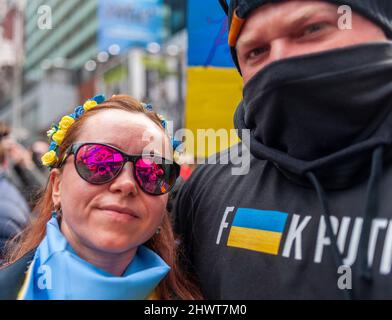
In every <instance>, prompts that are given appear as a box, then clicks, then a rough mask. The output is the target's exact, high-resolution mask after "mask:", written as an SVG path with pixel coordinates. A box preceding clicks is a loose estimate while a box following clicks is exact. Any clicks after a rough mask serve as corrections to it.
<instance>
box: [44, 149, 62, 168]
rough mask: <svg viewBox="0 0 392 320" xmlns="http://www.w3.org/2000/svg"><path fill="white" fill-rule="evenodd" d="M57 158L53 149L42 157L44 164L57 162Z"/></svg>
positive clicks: (50, 164)
mask: <svg viewBox="0 0 392 320" xmlns="http://www.w3.org/2000/svg"><path fill="white" fill-rule="evenodd" d="M57 160H58V158H57V155H56V152H55V151H53V150H51V151H49V152H47V153H45V154H44V155H43V156H42V158H41V161H42V164H43V165H44V166H52V165H54V164H55V163H56V162H57Z"/></svg>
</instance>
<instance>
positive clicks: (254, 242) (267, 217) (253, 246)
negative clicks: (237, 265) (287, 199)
mask: <svg viewBox="0 0 392 320" xmlns="http://www.w3.org/2000/svg"><path fill="white" fill-rule="evenodd" d="M287 216H288V214H287V213H284V212H279V211H268V210H257V209H249V208H239V209H238V210H237V212H236V214H235V217H234V220H233V223H232V225H231V229H230V234H229V238H228V241H227V245H228V246H229V247H236V248H242V249H248V250H253V251H258V252H264V253H268V254H273V255H277V254H278V252H279V247H280V242H281V239H282V234H283V231H284V228H285V225H286V220H287Z"/></svg>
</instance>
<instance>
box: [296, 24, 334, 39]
mask: <svg viewBox="0 0 392 320" xmlns="http://www.w3.org/2000/svg"><path fill="white" fill-rule="evenodd" d="M326 27H327V24H326V23H314V24H311V25H309V26H307V27H306V28H304V29H303V31H302V32H300V33H299V35H298V36H299V37H306V36H310V35H313V34H315V33H318V32H321V31H323V30H324V29H325V28H326Z"/></svg>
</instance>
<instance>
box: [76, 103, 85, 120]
mask: <svg viewBox="0 0 392 320" xmlns="http://www.w3.org/2000/svg"><path fill="white" fill-rule="evenodd" d="M83 113H84V108H83V107H82V106H79V107H76V108H75V110H74V114H75V118H76V119H78V118H79V117H80V116H81V115H82V114H83Z"/></svg>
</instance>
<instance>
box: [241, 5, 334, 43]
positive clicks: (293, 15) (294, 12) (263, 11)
mask: <svg viewBox="0 0 392 320" xmlns="http://www.w3.org/2000/svg"><path fill="white" fill-rule="evenodd" d="M300 1H301V0H300ZM302 1H303V2H304V3H303V5H302V6H298V5H297V4H296V5H295V7H292V6H290V7H287V8H286V9H287V10H286V11H287V12H284V19H282V12H281V11H279V12H274V10H273V9H274V5H273V4H267V5H265V6H262V7H259V8H258V9H256V10H254V11H253V12H252V13H251V14H250V15H249V17H248V18H247V19H246V21H245V23H244V26H243V28H242V30H241V32H240V34H239V35H238V41H237V45H240V46H244V45H245V46H246V45H247V44H248V43H250V42H252V41H253V39H254V36H255V35H257V36H260V31H262V30H263V31H264V32H268V30H269V31H277V30H276V29H277V28H273V27H274V26H276V25H277V26H278V27H279V29H282V30H283V29H285V28H286V29H287V31H288V32H290V31H291V30H292V28H293V27H294V26H296V25H301V24H303V23H306V22H307V21H308V20H310V19H311V18H313V17H314V16H316V15H320V14H321V15H327V14H328V15H331V14H332V15H336V17H337V16H338V12H337V10H335V7H336V6H335V5H331V4H328V3H325V2H321V1H311V2H309V1H306V0H302ZM284 2H287V1H284ZM296 2H298V0H296ZM293 5H294V4H293ZM270 13H272V16H271V14H270ZM275 13H276V14H275ZM267 16H268V17H267ZM271 17H272V19H268V18H271ZM271 24H274V26H272V25H271ZM245 30H246V31H247V32H246V34H245V35H244V32H243V31H245Z"/></svg>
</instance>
